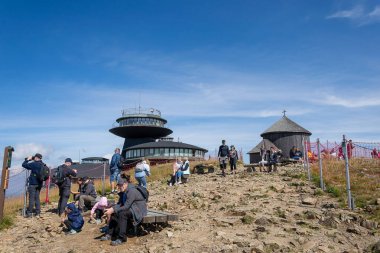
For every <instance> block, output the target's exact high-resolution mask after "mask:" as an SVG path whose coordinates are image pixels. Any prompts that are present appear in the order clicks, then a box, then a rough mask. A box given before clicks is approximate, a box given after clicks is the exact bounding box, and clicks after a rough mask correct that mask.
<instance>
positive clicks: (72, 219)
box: [61, 203, 84, 235]
mask: <svg viewBox="0 0 380 253" xmlns="http://www.w3.org/2000/svg"><path fill="white" fill-rule="evenodd" d="M65 216H67V219H65V218H62V220H61V223H62V224H63V225H65V226H66V228H67V230H68V232H67V234H68V235H73V234H76V233H78V232H80V231H81V229H82V227H83V224H84V219H83V216H82V215H81V213H80V212H79V210H78V209H77V208H76V206H75V204H74V203H70V204H67V206H66V208H65Z"/></svg>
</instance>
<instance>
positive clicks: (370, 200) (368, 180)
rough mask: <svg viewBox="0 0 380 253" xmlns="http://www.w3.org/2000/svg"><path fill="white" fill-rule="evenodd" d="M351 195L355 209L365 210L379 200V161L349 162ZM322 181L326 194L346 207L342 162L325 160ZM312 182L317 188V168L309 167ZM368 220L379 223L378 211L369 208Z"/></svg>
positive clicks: (358, 160)
mask: <svg viewBox="0 0 380 253" xmlns="http://www.w3.org/2000/svg"><path fill="white" fill-rule="evenodd" d="M349 165H350V166H349V168H350V178H351V193H352V196H353V197H354V199H355V204H356V206H357V207H361V208H364V209H366V207H367V206H369V205H372V204H374V203H375V201H376V199H378V198H380V191H379V190H378V189H380V180H378V179H379V178H380V159H367V158H353V159H350V161H349ZM322 166H323V180H324V183H325V184H326V185H327V192H328V193H329V194H331V195H332V196H334V197H336V198H338V199H339V201H340V202H341V203H342V205H343V206H347V205H348V204H347V194H346V170H345V163H344V161H340V160H332V159H325V160H323V162H322ZM311 171H312V181H313V182H314V183H315V184H316V185H317V186H318V187H319V186H320V181H319V166H318V164H317V163H315V164H313V165H312V166H311ZM370 209H371V210H372V211H371V212H370V213H368V215H369V218H373V219H375V220H376V221H380V209H377V208H370Z"/></svg>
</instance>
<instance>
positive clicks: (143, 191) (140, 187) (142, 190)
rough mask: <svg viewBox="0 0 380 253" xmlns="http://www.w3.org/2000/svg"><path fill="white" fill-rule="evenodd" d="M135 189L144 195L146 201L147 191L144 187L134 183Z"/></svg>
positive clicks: (147, 197)
mask: <svg viewBox="0 0 380 253" xmlns="http://www.w3.org/2000/svg"><path fill="white" fill-rule="evenodd" d="M136 190H138V191H139V192H140V193H141V195H142V196H143V197H144V199H145V201H146V202H148V199H149V191H148V190H147V189H146V188H145V187H143V186H140V185H136Z"/></svg>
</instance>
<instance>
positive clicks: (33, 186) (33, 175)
mask: <svg viewBox="0 0 380 253" xmlns="http://www.w3.org/2000/svg"><path fill="white" fill-rule="evenodd" d="M42 165H43V163H42V155H41V154H39V153H37V154H35V155H34V156H29V157H28V158H25V161H24V162H23V163H22V167H24V168H25V169H27V170H30V176H29V179H28V194H29V207H28V209H27V211H26V217H27V218H30V217H32V215H33V208H34V207H35V214H36V216H40V213H41V206H40V191H41V188H42V183H43V181H40V180H39V179H38V177H37V174H39V173H40V171H41V169H42Z"/></svg>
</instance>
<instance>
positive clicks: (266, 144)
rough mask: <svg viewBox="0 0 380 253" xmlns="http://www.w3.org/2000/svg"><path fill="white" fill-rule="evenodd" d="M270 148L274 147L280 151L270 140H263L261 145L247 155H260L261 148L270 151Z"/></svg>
mask: <svg viewBox="0 0 380 253" xmlns="http://www.w3.org/2000/svg"><path fill="white" fill-rule="evenodd" d="M270 147H274V148H275V149H278V148H277V147H276V145H274V144H273V142H271V141H270V140H268V139H263V140H262V141H260V142H259V144H257V145H256V147H254V148H253V149H251V151H249V152H248V153H247V154H253V153H260V151H261V148H264V150H268V149H270Z"/></svg>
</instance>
